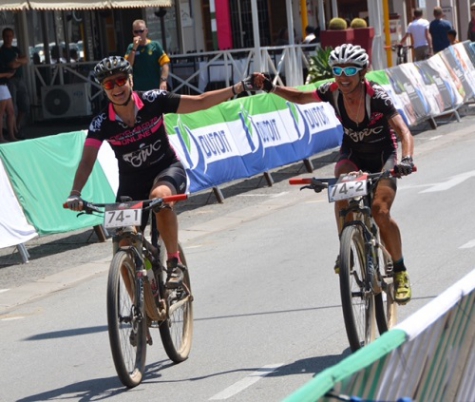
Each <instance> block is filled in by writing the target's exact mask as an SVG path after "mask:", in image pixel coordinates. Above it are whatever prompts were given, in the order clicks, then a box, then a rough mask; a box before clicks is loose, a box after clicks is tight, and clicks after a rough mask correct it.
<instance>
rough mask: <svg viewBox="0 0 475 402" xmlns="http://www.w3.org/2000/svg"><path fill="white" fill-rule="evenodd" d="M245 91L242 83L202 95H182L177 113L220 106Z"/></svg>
mask: <svg viewBox="0 0 475 402" xmlns="http://www.w3.org/2000/svg"><path fill="white" fill-rule="evenodd" d="M242 91H243V87H242V83H238V84H235V85H233V86H230V87H227V88H222V89H217V90H215V91H209V92H205V93H202V94H201V95H181V99H180V105H179V106H178V110H177V113H193V112H198V111H200V110H205V109H209V108H210V107H213V106H216V105H219V104H220V103H222V102H224V101H225V100H227V99H229V98H232V97H233V96H234V95H237V94H239V93H241V92H242Z"/></svg>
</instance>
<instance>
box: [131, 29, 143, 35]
mask: <svg viewBox="0 0 475 402" xmlns="http://www.w3.org/2000/svg"><path fill="white" fill-rule="evenodd" d="M144 32H145V29H137V30H136V31H134V34H143V33H144Z"/></svg>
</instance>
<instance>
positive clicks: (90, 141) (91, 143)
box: [84, 138, 102, 149]
mask: <svg viewBox="0 0 475 402" xmlns="http://www.w3.org/2000/svg"><path fill="white" fill-rule="evenodd" d="M101 145H102V141H101V140H98V139H96V138H86V142H85V143H84V146H85V147H93V148H97V149H99V148H100V147H101Z"/></svg>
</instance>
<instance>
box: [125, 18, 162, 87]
mask: <svg viewBox="0 0 475 402" xmlns="http://www.w3.org/2000/svg"><path fill="white" fill-rule="evenodd" d="M132 32H133V35H134V40H133V42H132V43H131V44H130V45H129V46H128V47H127V52H126V54H125V58H126V59H127V60H128V62H129V63H130V64H131V65H132V67H133V69H134V89H135V90H137V91H147V90H149V89H157V88H160V89H163V90H167V81H168V71H169V63H170V58H169V57H168V55H167V54H166V53H165V52H164V51H163V49H162V47H161V46H160V44H159V43H158V42H156V41H152V40H151V39H148V38H147V34H148V28H147V25H146V24H145V21H144V20H135V21H134V22H133V24H132Z"/></svg>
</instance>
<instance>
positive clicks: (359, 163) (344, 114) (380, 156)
mask: <svg viewBox="0 0 475 402" xmlns="http://www.w3.org/2000/svg"><path fill="white" fill-rule="evenodd" d="M368 60H369V58H368V54H367V53H366V51H365V50H364V49H362V48H361V47H360V46H354V45H351V44H344V45H341V46H338V47H337V48H335V49H334V50H333V51H332V52H331V54H330V58H329V64H330V66H331V67H332V71H333V75H334V78H335V81H334V82H328V83H324V84H322V85H321V86H320V87H319V88H318V89H317V90H315V91H310V92H302V91H299V90H297V89H294V88H289V87H282V86H274V84H273V83H272V82H271V81H270V80H269V79H268V77H267V76H266V75H264V74H257V75H253V76H252V83H253V84H254V86H256V87H258V88H261V89H264V90H265V91H267V92H273V93H274V94H276V95H278V96H280V97H282V98H284V99H286V100H287V101H289V102H293V103H298V104H306V103H312V102H329V103H330V104H331V106H332V107H333V109H334V110H335V114H336V116H337V117H338V119H339V120H340V122H341V124H342V126H343V131H344V135H343V141H342V145H341V148H340V156H339V158H338V161H337V163H336V166H335V177H339V176H340V175H341V174H343V173H350V172H354V171H359V170H362V171H366V172H370V173H376V172H380V171H381V170H383V169H392V168H395V169H396V170H397V171H398V172H399V175H401V176H402V175H408V174H410V173H412V170H413V167H414V165H413V160H412V155H413V152H414V141H413V138H412V135H411V132H410V131H409V128H408V127H407V125H406V124H405V123H404V120H403V119H402V117H401V116H400V115H399V113H398V112H397V110H396V108H395V107H394V105H393V103H392V101H391V99H390V97H389V96H388V94H387V93H386V91H385V90H384V89H383V88H382V87H381V86H380V85H378V84H375V83H373V82H369V81H367V80H366V79H365V73H366V71H367V69H368V64H369V61H368ZM396 135H397V137H399V139H400V141H401V148H402V159H401V162H400V163H399V164H398V163H397V137H396ZM395 196H396V180H395V179H393V178H391V179H382V180H380V181H379V184H378V187H377V189H376V193H375V197H374V202H373V215H374V218H375V220H376V223H377V225H378V226H379V228H380V232H381V238H382V240H383V241H384V243H385V245H386V247H387V249H388V251H389V253H390V254H391V256H392V258H393V261H394V273H395V299H396V301H397V302H398V303H401V304H405V303H407V302H408V301H409V300H410V299H411V295H412V291H411V287H410V282H409V276H408V274H407V270H406V267H405V265H404V259H403V254H402V245H401V234H400V231H399V228H398V225H397V224H396V222H395V221H394V219H393V218H392V217H391V214H390V209H391V206H392V204H393V202H394V198H395ZM344 203H346V202H345V201H340V202H337V203H336V205H335V213H336V215H337V217H338V212H339V210H340V209H341V208H342V207H343V206H344ZM337 222H339V220H338V219H337ZM341 229H342V228H340V227H339V228H338V232H339V233H340V231H341ZM335 271H336V272H338V271H339V259H337V263H336V266H335Z"/></svg>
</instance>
